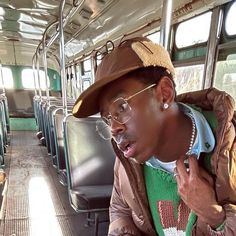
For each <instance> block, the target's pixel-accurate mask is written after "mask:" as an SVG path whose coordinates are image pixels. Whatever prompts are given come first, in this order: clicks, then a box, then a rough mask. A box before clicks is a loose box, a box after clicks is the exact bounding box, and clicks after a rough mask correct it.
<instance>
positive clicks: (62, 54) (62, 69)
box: [59, 0, 67, 116]
mask: <svg viewBox="0 0 236 236" xmlns="http://www.w3.org/2000/svg"><path fill="white" fill-rule="evenodd" d="M64 6H65V0H61V2H60V12H59V37H60V73H61V88H62V105H63V113H64V115H65V116H66V115H67V93H66V71H65V49H64V47H65V42H64V32H63V9H64Z"/></svg>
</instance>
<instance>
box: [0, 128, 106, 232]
mask: <svg viewBox="0 0 236 236" xmlns="http://www.w3.org/2000/svg"><path fill="white" fill-rule="evenodd" d="M5 159H6V163H5V170H6V174H7V180H6V183H5V188H4V193H3V201H2V207H1V215H0V217H1V225H0V235H1V236H63V235H66V236H90V235H91V236H92V235H94V225H91V226H85V224H86V222H87V221H86V217H87V215H86V214H85V213H79V214H78V213H76V212H75V211H74V210H73V209H72V207H71V206H70V204H69V199H68V193H67V187H65V186H62V185H61V184H60V183H59V181H58V177H57V173H56V169H55V168H54V167H53V166H52V163H51V159H50V156H48V154H47V150H46V147H44V146H40V145H39V141H38V139H37V138H36V135H35V132H31V131H12V132H11V144H10V145H9V147H8V148H7V153H6V157H5ZM106 217H107V216H106ZM107 231H108V222H105V223H100V224H99V230H98V232H99V236H104V235H107Z"/></svg>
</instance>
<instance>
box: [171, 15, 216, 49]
mask: <svg viewBox="0 0 236 236" xmlns="http://www.w3.org/2000/svg"><path fill="white" fill-rule="evenodd" d="M211 14H212V12H207V13H205V14H202V15H200V16H196V17H194V18H192V19H190V20H187V21H185V22H182V23H180V24H179V26H178V27H177V30H176V36H175V42H176V46H177V47H178V48H183V47H188V46H191V45H195V44H199V43H203V42H206V41H207V39H208V37H209V32H210V24H211Z"/></svg>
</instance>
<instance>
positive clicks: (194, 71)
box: [174, 64, 204, 94]
mask: <svg viewBox="0 0 236 236" xmlns="http://www.w3.org/2000/svg"><path fill="white" fill-rule="evenodd" d="M203 70H204V65H203V64H201V65H193V66H183V67H177V68H175V71H176V76H175V79H174V80H175V84H176V92H177V94H181V93H185V92H190V91H196V90H200V89H202V84H203Z"/></svg>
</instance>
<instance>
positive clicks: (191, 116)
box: [186, 114, 196, 155]
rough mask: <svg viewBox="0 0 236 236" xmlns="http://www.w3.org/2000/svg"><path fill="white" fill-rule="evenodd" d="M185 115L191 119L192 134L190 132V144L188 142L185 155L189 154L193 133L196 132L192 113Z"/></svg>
mask: <svg viewBox="0 0 236 236" xmlns="http://www.w3.org/2000/svg"><path fill="white" fill-rule="evenodd" d="M187 115H188V117H189V118H190V119H191V122H192V134H191V139H190V144H189V147H188V151H187V152H186V155H190V154H191V150H192V147H193V142H194V138H195V134H196V123H195V120H194V118H193V115H192V114H187Z"/></svg>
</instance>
